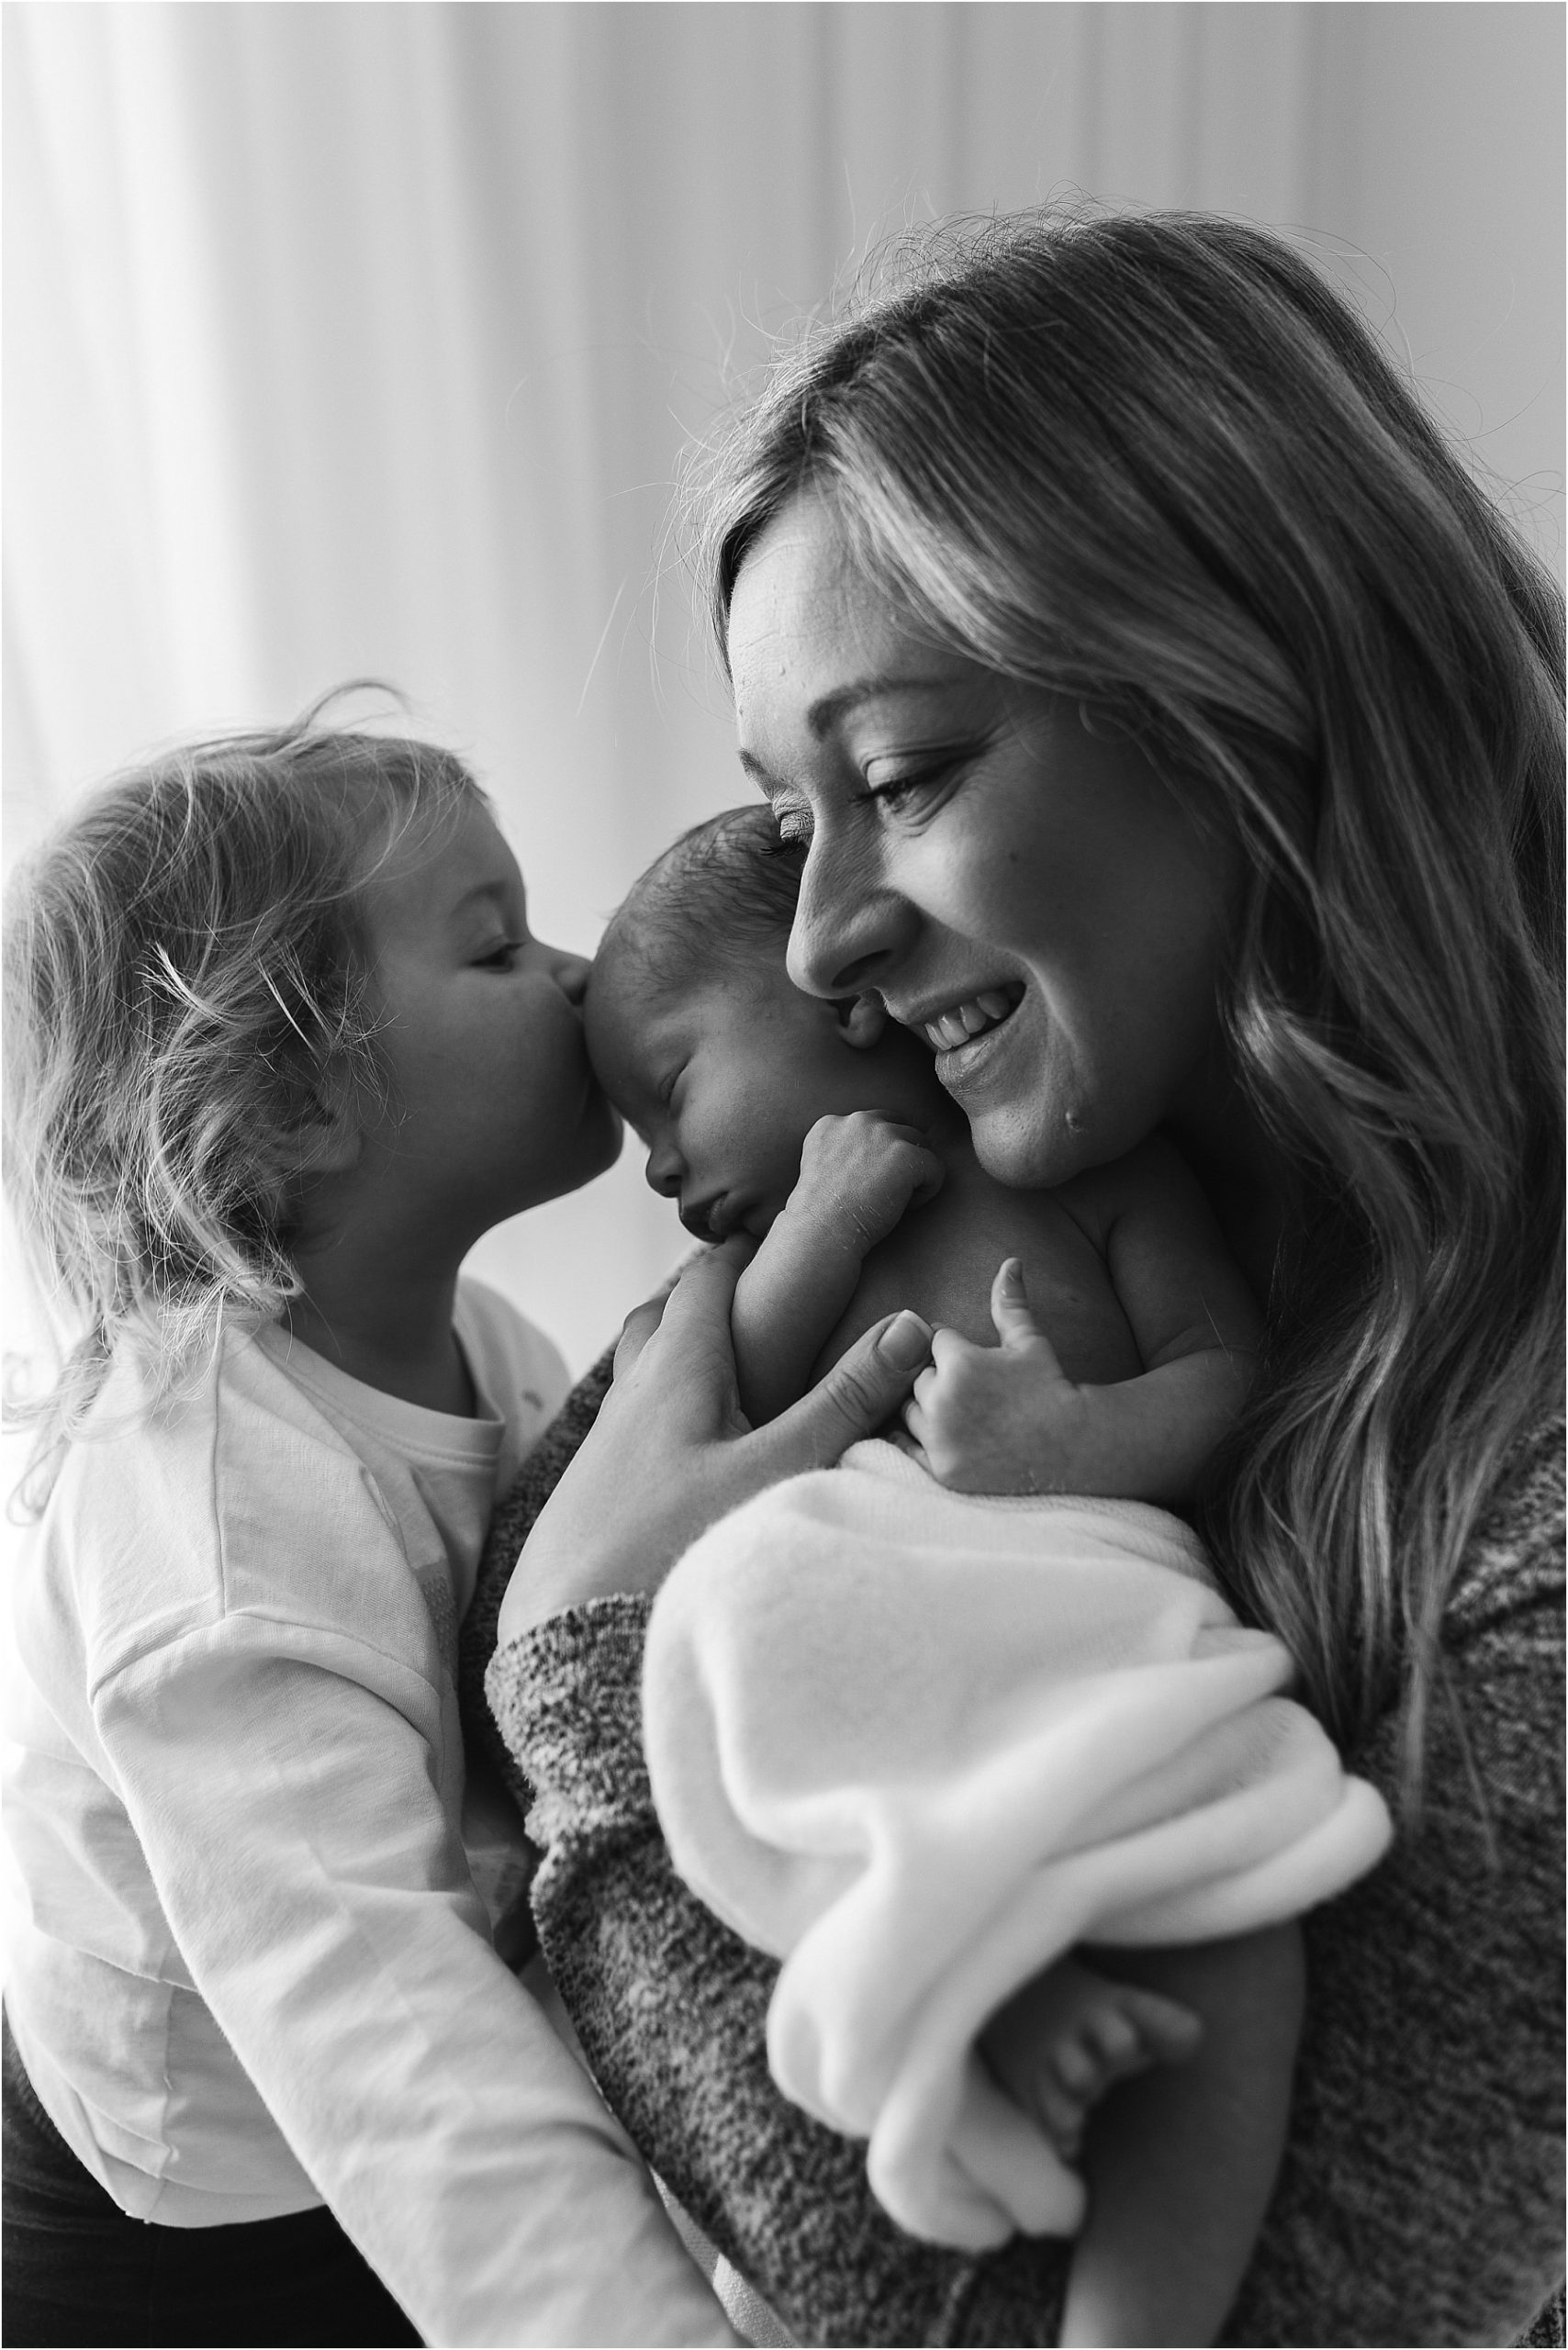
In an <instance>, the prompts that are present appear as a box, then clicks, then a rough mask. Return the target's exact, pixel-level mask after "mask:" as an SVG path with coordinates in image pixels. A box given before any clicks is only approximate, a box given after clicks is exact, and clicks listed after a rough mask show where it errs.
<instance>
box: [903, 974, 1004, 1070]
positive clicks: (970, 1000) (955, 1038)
mask: <svg viewBox="0 0 1568 2350" xmlns="http://www.w3.org/2000/svg"><path fill="white" fill-rule="evenodd" d="M1023 1000H1024V989H1023V986H1022V984H1021V983H1020V982H1018V981H1016V980H1014V981H1010V982H1009V983H1008V985H1007V986H1005V987H999V988H981V989H980V992H979V993H978V994H977V995H972V996H966V997H965V999H964V1001H963V1002H961V1003H953V1004H948V1005H947V1006H946V1009H945V1010H943V1011H941V1012H938V1013H935V1014H934V1015H933V1017H932V1018H930V1019H929V1020H923V1021H921V1022H920V1024H919V1028H920V1034H921V1035H923V1036H924V1039H925V1041H926V1043H927V1044H928V1045H929V1046H930V1047H931V1049H932V1051H933V1052H934V1053H949V1052H953V1051H955V1050H956V1049H957V1048H958V1047H959V1046H963V1045H968V1044H969V1043H971V1042H972V1040H973V1039H974V1038H975V1037H976V1036H984V1035H988V1034H989V1033H990V1031H991V1029H992V1028H999V1027H1000V1026H1001V1024H1002V1022H1003V1021H1004V1020H1005V1019H1006V1018H1007V1017H1008V1015H1009V1013H1012V1012H1014V1011H1015V1010H1016V1009H1017V1007H1018V1005H1019V1004H1020V1003H1021V1002H1023Z"/></svg>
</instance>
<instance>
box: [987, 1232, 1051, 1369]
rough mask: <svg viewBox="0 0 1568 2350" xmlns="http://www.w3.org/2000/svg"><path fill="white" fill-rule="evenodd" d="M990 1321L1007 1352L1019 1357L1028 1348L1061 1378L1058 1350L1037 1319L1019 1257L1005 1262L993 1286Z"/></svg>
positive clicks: (1010, 1258)
mask: <svg viewBox="0 0 1568 2350" xmlns="http://www.w3.org/2000/svg"><path fill="white" fill-rule="evenodd" d="M991 1320H992V1322H993V1323H994V1324H995V1325H996V1335H997V1337H999V1338H1000V1339H1001V1341H1002V1348H1003V1351H1004V1352H1006V1353H1009V1354H1018V1353H1022V1352H1023V1351H1024V1350H1025V1348H1026V1349H1027V1350H1028V1352H1029V1353H1031V1354H1033V1355H1035V1356H1036V1357H1037V1358H1038V1357H1040V1356H1042V1355H1043V1356H1044V1357H1046V1358H1047V1359H1048V1361H1047V1367H1048V1368H1049V1369H1050V1370H1051V1371H1054V1372H1055V1373H1056V1375H1057V1377H1058V1379H1059V1378H1060V1377H1061V1376H1062V1371H1061V1366H1060V1364H1059V1363H1058V1360H1057V1357H1056V1349H1055V1348H1054V1347H1053V1346H1052V1345H1051V1342H1050V1340H1049V1339H1048V1338H1047V1336H1046V1334H1045V1332H1044V1331H1043V1330H1042V1329H1041V1327H1040V1326H1039V1324H1038V1323H1037V1322H1036V1319H1035V1311H1034V1308H1033V1306H1032V1305H1031V1304H1029V1299H1028V1293H1027V1292H1026V1291H1025V1287H1024V1267H1023V1264H1022V1262H1021V1261H1020V1259H1018V1258H1016V1257H1009V1258H1007V1259H1005V1260H1004V1261H1003V1263H1002V1265H1001V1267H1000V1268H999V1270H998V1271H997V1276H996V1279H995V1280H994V1281H992V1283H991Z"/></svg>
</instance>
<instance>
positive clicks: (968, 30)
mask: <svg viewBox="0 0 1568 2350" xmlns="http://www.w3.org/2000/svg"><path fill="white" fill-rule="evenodd" d="M4 38H5V59H4V67H5V71H4V106H5V214H4V219H5V248H6V249H5V260H6V272H5V307H6V316H5V330H6V335H5V357H6V383H5V393H6V397H5V412H4V413H5V435H6V442H5V500H6V504H5V513H6V549H5V564H6V599H5V664H6V676H5V698H4V712H5V725H6V739H5V779H6V827H7V829H6V846H7V855H8V856H10V855H14V854H15V853H16V851H17V849H18V848H21V847H23V846H25V845H27V843H28V841H29V840H30V839H31V838H33V837H34V836H35V835H36V834H37V833H38V832H39V829H40V828H41V827H42V826H43V825H44V824H45V823H46V822H48V821H49V820H50V818H51V817H52V815H53V814H54V813H55V812H56V811H58V810H59V809H61V808H62V806H64V805H66V804H68V802H69V800H70V799H71V797H72V795H73V793H75V792H77V791H78V790H80V789H82V788H83V787H84V785H85V784H86V783H88V782H89V781H91V780H92V779H94V778H96V777H97V776H98V775H100V774H102V773H103V772H105V771H106V770H107V769H109V768H110V767H114V766H115V765H117V764H118V763H120V762H121V761H123V760H124V759H125V758H127V757H128V756H129V755H131V754H132V753H134V752H137V751H140V750H142V749H144V748H146V747H148V746H149V745H151V744H154V743H157V742H160V741H163V740H166V739H168V738H169V737H171V736H173V735H175V734H179V733H185V732H187V731H190V730H192V729H198V728H205V727H213V726H219V725H227V724H231V723H237V722H257V721H259V720H262V719H267V718H277V717H282V716H284V715H286V714H287V713H289V712H291V711H294V710H295V709H297V707H299V706H300V705H301V704H302V703H303V702H304V701H306V700H307V699H308V698H310V697H311V696H313V695H314V694H316V693H317V692H319V690H320V689H321V688H324V687H326V686H328V685H330V684H331V683H332V682H333V681H335V680H337V679H341V678H344V677H353V676H363V675H366V674H369V675H375V676H379V677H386V678H389V679H391V680H393V681H395V682H396V683H398V685H400V686H401V687H402V688H404V689H405V691H406V692H407V693H408V694H409V696H410V697H411V699H412V702H413V705H414V711H415V723H416V725H417V726H418V727H419V728H420V729H421V730H424V731H427V732H429V733H431V734H434V735H438V736H440V737H442V739H444V740H447V741H450V742H453V743H454V744H457V745H459V746H460V747H461V748H463V749H464V750H465V752H467V753H468V754H469V755H471V757H472V759H473V761H474V763H475V764H476V767H477V768H478V770H479V772H480V775H481V777H482V778H483V780H484V781H485V782H486V784H487V786H488V788H489V789H490V790H491V791H492V793H493V794H494V796H495V798H496V800H497V801H498V806H499V809H500V811H501V813H502V817H503V821H504V822H505V824H506V827H507V829H508V831H509V833H510V836H511V838H512V839H513V841H514V843H515V845H516V846H517V848H518V850H519V853H520V855H521V859H522V863H523V867H524V870H525V872H526V873H527V874H528V876H529V879H530V882H531V885H532V897H533V903H534V910H535V915H536V923H537V927H538V928H539V929H540V931H541V933H542V934H543V935H545V936H548V937H556V938H559V939H560V940H562V941H563V942H564V943H568V944H572V945H577V946H584V947H589V946H592V944H593V942H594V939H595V937H596V935H597V932H598V928H599V923H600V922H601V920H602V918H603V916H604V914H605V913H606V912H607V911H608V909H609V908H610V906H611V905H612V904H613V903H614V902H615V901H616V899H617V898H618V897H619V895H620V894H621V892H622V890H623V889H624V888H625V887H626V885H627V883H628V882H629V881H630V880H631V878H633V875H634V874H635V873H636V872H637V871H638V870H639V869H640V868H641V867H642V866H643V865H644V863H645V862H646V861H647V860H648V858H649V857H650V856H652V855H653V854H654V853H655V850H656V849H657V848H658V847H659V846H660V845H661V844H662V843H663V842H665V841H666V840H667V839H668V838H669V837H670V835H671V834H673V833H674V832H675V831H676V830H677V829H678V827H679V826H681V825H682V824H685V823H688V822H694V821H695V820H696V819H697V818H699V817H700V816H701V815H703V814H706V813H708V812H709V811H711V810H713V809H715V808H718V807H721V806H723V805H726V804H728V803H729V802H731V801H734V800H738V799H741V798H743V797H745V789H744V786H743V784H742V780H741V778H740V777H739V775H738V772H737V771H736V769H735V767H734V761H733V758H732V755H731V752H730V746H729V740H728V721H727V716H726V712H725V708H724V698H723V694H722V690H721V688H720V687H719V685H718V683H717V681H716V678H715V675H714V671H713V667H712V663H711V657H710V654H709V651H708V647H707V645H706V643H705V641H704V637H703V632H702V629H701V626H700V622H699V621H696V620H694V618H693V615H692V612H691V608H690V600H689V593H688V587H687V582H686V579H685V576H684V575H683V573H682V571H681V569H680V565H679V563H678V548H677V545H676V543H675V540H674V539H673V538H672V535H671V532H670V530H669V524H668V516H669V501H670V488H671V483H672V479H673V477H674V475H675V471H676V467H677V463H678V456H679V453H680V451H681V449H682V447H683V445H684V444H685V442H687V440H688V438H689V435H690V434H692V433H693V432H695V431H701V430H703V429H704V428H706V427H707V426H708V425H709V424H710V423H711V420H713V418H714V417H715V415H716V414H717V413H718V412H719V411H720V410H721V409H722V407H723V406H724V405H725V404H726V403H727V401H728V400H729V399H730V398H731V397H733V393H734V386H735V385H736V383H737V382H738V381H740V380H742V379H744V377H745V374H746V373H747V371H749V370H751V369H753V368H755V366H756V364H757V363H758V361H759V360H760V358H761V356H762V354H763V353H764V352H765V350H766V347H767V338H768V335H769V333H770V332H772V331H773V330H777V329H778V328H780V327H783V326H785V325H787V324H788V322H789V320H790V319H791V318H792V317H794V316H795V315H796V314H797V313H798V312H799V311H800V309H801V308H802V307H804V306H808V305H812V304H820V303H822V302H823V301H824V300H826V299H827V298H828V297H830V296H831V294H832V292H833V290H834V286H835V285H839V284H842V283H843V282H844V280H845V279H846V277H847V276H848V275H850V274H853V270H854V267H855V264H856V263H857V259H858V257H859V256H860V255H861V254H862V253H863V252H864V250H865V248H866V246H867V244H868V241H871V240H873V239H874V238H875V237H877V236H878V235H879V234H880V233H883V232H885V231H887V230H889V229H896V228H897V227H899V226H900V225H901V224H903V223H905V222H908V221H919V220H923V219H926V218H930V217H932V216H933V215H934V214H941V213H947V212H951V211H956V210H966V209H967V210H976V209H979V210H990V209H991V208H992V207H1012V206H1014V205H1020V204H1027V203H1033V202H1036V201H1037V200H1039V199H1041V198H1044V197H1046V196H1049V195H1051V194H1052V193H1053V192H1056V191H1061V190H1069V189H1080V190H1084V191H1087V192H1089V193H1090V194H1092V195H1093V196H1099V197H1103V198H1108V199H1112V200H1116V199H1126V200H1130V201H1136V202H1142V203H1163V204H1170V203H1176V204H1197V205H1204V206H1213V207H1220V208H1223V209H1226V210H1231V211H1235V212H1239V213H1243V214H1246V215H1248V216H1249V217H1251V218H1257V219H1260V220H1264V221H1268V222H1270V223H1272V224H1274V225H1276V226H1279V227H1281V228H1282V229H1287V230H1289V231H1291V232H1292V233H1297V234H1301V235H1303V236H1306V237H1309V238H1310V240H1311V242H1312V244H1313V248H1314V250H1315V251H1316V252H1319V254H1320V255H1322V256H1323V258H1324V259H1325V260H1326V261H1327V263H1328V264H1329V265H1330V266H1331V267H1333V268H1334V269H1335V270H1336V272H1337V273H1338V275H1339V277H1340V278H1341V281H1342V282H1344V283H1346V284H1347V285H1350V287H1351V289H1352V290H1353V291H1355V292H1356V293H1357V294H1358V298H1361V300H1363V302H1364V303H1365V305H1366V307H1367V308H1369V310H1370V311H1371V313H1372V315H1373V316H1374V318H1376V319H1378V320H1379V321H1380V323H1383V324H1385V325H1386V327H1387V329H1388V331H1389V333H1390V336H1391V338H1392V339H1393V340H1394V344H1395V347H1396V348H1402V349H1403V350H1404V351H1406V352H1407V353H1408V357H1409V362H1410V364H1412V366H1413V367H1414V368H1415V371H1416V373H1417V375H1419V376H1420V378H1421V379H1422V381H1423V382H1424V383H1425V384H1426V385H1427V386H1428V389H1429V391H1430V394H1431V396H1432V397H1433V398H1434V399H1435V400H1436V401H1437V403H1438V404H1439V408H1441V409H1442V411H1443V412H1444V413H1445V414H1446V415H1447V416H1448V417H1449V419H1450V422H1451V424H1452V426H1453V429H1454V430H1455V431H1456V432H1458V433H1460V434H1461V435H1462V436H1463V438H1464V439H1465V441H1466V442H1467V443H1468V445H1469V446H1470V447H1471V449H1472V451H1473V454H1474V456H1475V458H1476V461H1477V462H1478V463H1482V464H1487V465H1489V466H1490V467H1491V468H1492V469H1493V471H1494V472H1495V474H1497V475H1498V476H1502V477H1503V478H1504V479H1505V480H1506V481H1507V482H1508V483H1510V484H1512V485H1513V486H1514V487H1513V488H1512V490H1511V492H1510V495H1511V497H1512V498H1513V500H1514V503H1515V505H1516V508H1517V510H1518V511H1519V512H1520V514H1521V516H1522V518H1523V519H1524V520H1525V522H1526V526H1527V527H1528V528H1529V530H1530V531H1531V532H1533V533H1534V534H1535V535H1536V537H1537V540H1538V543H1540V544H1541V545H1542V547H1543V549H1544V550H1545V551H1546V552H1547V554H1549V555H1550V556H1551V558H1552V559H1553V560H1556V561H1559V562H1560V561H1561V542H1562V533H1561V523H1560V506H1561V489H1562V476H1561V463H1562V460H1561V453H1560V445H1559V435H1560V429H1561V403H1562V393H1561V375H1562V298H1561V289H1562V184H1561V147H1562V15H1561V12H1560V11H1559V10H1558V9H1557V8H1556V7H1555V6H1535V5H1520V6H1508V5H1484V6H1468V5H1437V6H1425V5H1394V6H1353V5H1352V6H1331V5H1309V6H1291V5H1284V0H1281V5H1263V6H1249V5H1235V6H1174V5H1171V6H1067V5H1060V6H1031V5H1026V0H1018V4H1017V5H999V6H991V5H981V0H976V4H975V5H969V6H948V5H940V0H927V4H926V5H915V6H904V5H898V0H889V4H888V5H868V6H861V5H843V6H816V5H812V6H791V5H741V6H730V5H723V0H714V4H713V5H692V6H687V5H648V6H599V5H577V6H556V5H525V6H513V5H507V0H496V5H481V6H466V5H454V6H429V5H422V4H421V0H410V5H395V6H382V5H375V4H374V0H371V4H370V5H315V6H304V5H296V0H280V4H279V5H251V0H237V4H236V5H230V6H199V5H171V6H165V5H156V6H152V5H115V6H96V5H76V6H57V5H50V0H11V5H10V6H7V8H6V11H5V27H4ZM680 1243H681V1236H680V1234H679V1232H678V1227H677V1226H676V1225H674V1222H673V1218H672V1216H671V1213H670V1211H669V1210H668V1208H667V1207H666V1205H665V1204H664V1203H658V1202H655V1201H654V1199H653V1198H652V1196H651V1195H650V1194H649V1193H648V1192H646V1191H645V1190H644V1187H643V1185H642V1181H641V1159H640V1154H636V1153H634V1152H633V1153H629V1154H628V1156H627V1158H625V1159H624V1160H623V1162H622V1166H621V1167H620V1168H618V1169H616V1171H615V1172H614V1174H612V1175H611V1176H610V1177H607V1178H606V1179H604V1181H601V1182H600V1183H599V1184H597V1185H595V1186H593V1187H592V1188H591V1189H590V1190H589V1191H588V1192H586V1193H584V1194H582V1195H581V1196H579V1197H578V1198H577V1199H575V1200H571V1201H566V1202H562V1203H557V1204H555V1205H553V1206H551V1207H549V1208H546V1209H543V1210H541V1211H538V1212H536V1213H535V1214H533V1215H532V1216H529V1217H526V1218H523V1219H521V1220H520V1222H519V1223H517V1224H516V1225H511V1226H509V1227H506V1228H505V1229H503V1230H502V1231H501V1232H500V1233H498V1234H496V1235H493V1236H491V1237H490V1238H489V1239H488V1240H487V1241H486V1242H485V1243H484V1244H483V1245H482V1248H481V1250H480V1251H479V1255H478V1261H479V1262H480V1264H481V1265H482V1267H483V1268H485V1269H487V1270H488V1271H489V1273H490V1275H491V1277H492V1278H495V1279H498V1280H499V1281H501V1283H502V1284H503V1285H504V1286H506V1287H508V1288H509V1289H510V1290H511V1292H513V1293H514V1294H515V1295H516V1296H517V1297H518V1299H519V1301H520V1303H521V1304H523V1306H524V1308H525V1309H526V1310H529V1311H531V1312H532V1313H533V1314H534V1315H536V1316H537V1318H538V1319H539V1320H540V1321H542V1322H543V1324H544V1325H545V1326H546V1327H547V1328H549V1329H551V1330H552V1331H553V1332H554V1334H555V1335H556V1336H557V1337H559V1339H560V1340H561V1342H562V1344H563V1345H564V1346H565V1347H566V1351H567V1353H568V1355H569V1357H570V1358H571V1360H573V1362H574V1364H575V1365H580V1364H581V1363H583V1362H584V1361H586V1360H588V1358H589V1357H590V1356H591V1355H592V1353H593V1352H594V1351H595V1350H596V1349H597V1348H598V1346H599V1344H600V1343H602V1341H603V1340H604V1339H605V1338H606V1337H608V1336H609V1335H610V1333H611V1332H612V1330H613V1329H614V1328H615V1326H617V1325H618V1323H619V1321H620V1318H621V1316H622V1313H623V1312H624V1311H625V1309H626V1308H627V1306H628V1305H629V1304H631V1303H632V1302H633V1301H634V1300H635V1299H636V1298H637V1297H638V1296H639V1295H641V1294H643V1293H644V1292H645V1291H646V1290H647V1289H648V1288H649V1287H650V1286H651V1285H652V1283H653V1282H654V1281H655V1280H656V1279H657V1278H658V1277H659V1276H660V1275H661V1274H662V1273H663V1271H664V1270H666V1266H667V1264H668V1263H669V1262H670V1261H671V1259H672V1258H673V1256H674V1255H675V1253H676V1252H677V1250H678V1247H679V1245H680Z"/></svg>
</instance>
